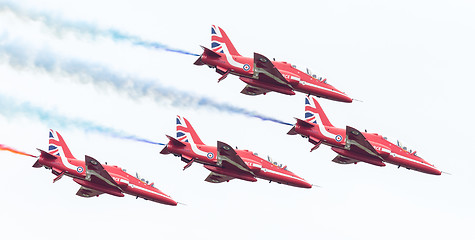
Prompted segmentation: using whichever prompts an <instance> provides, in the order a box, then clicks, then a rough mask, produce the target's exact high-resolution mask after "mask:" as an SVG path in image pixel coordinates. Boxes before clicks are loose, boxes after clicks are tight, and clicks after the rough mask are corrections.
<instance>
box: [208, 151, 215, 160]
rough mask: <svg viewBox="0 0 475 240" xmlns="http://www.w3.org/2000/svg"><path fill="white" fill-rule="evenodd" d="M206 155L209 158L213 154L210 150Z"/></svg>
mask: <svg viewBox="0 0 475 240" xmlns="http://www.w3.org/2000/svg"><path fill="white" fill-rule="evenodd" d="M206 157H208V158H209V159H213V158H214V154H213V153H212V152H209V153H208V154H206Z"/></svg>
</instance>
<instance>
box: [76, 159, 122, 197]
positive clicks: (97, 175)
mask: <svg viewBox="0 0 475 240" xmlns="http://www.w3.org/2000/svg"><path fill="white" fill-rule="evenodd" d="M85 158H86V180H88V181H91V182H92V183H96V184H100V185H104V186H108V187H113V188H117V189H118V190H120V191H121V192H122V189H121V188H120V187H119V185H117V183H116V182H115V181H114V179H112V177H111V175H109V173H108V172H107V171H106V170H105V169H104V167H103V166H102V165H101V164H100V163H99V161H97V160H96V159H94V158H92V157H90V156H87V155H86V156H85Z"/></svg>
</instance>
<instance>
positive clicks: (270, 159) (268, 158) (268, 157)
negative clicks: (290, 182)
mask: <svg viewBox="0 0 475 240" xmlns="http://www.w3.org/2000/svg"><path fill="white" fill-rule="evenodd" d="M267 161H268V162H270V163H272V164H274V166H276V167H280V168H282V169H284V170H286V171H289V172H290V170H289V169H288V168H287V165H282V164H281V163H280V164H279V163H278V162H274V161H272V158H271V157H270V156H267Z"/></svg>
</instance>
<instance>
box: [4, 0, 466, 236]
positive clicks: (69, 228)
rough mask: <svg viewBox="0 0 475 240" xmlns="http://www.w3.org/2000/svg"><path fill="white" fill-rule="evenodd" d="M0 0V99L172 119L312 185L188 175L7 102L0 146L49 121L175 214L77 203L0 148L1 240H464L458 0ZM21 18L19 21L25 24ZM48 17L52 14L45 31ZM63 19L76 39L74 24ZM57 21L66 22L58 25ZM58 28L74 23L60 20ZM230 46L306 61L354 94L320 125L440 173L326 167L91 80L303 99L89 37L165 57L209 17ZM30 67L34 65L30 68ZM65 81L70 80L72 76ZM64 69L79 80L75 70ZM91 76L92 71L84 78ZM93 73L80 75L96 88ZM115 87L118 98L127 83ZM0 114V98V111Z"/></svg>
mask: <svg viewBox="0 0 475 240" xmlns="http://www.w3.org/2000/svg"><path fill="white" fill-rule="evenodd" d="M7 3H10V2H9V1H0V86H1V87H0V99H1V100H2V101H4V103H3V104H5V101H6V100H5V99H9V100H8V101H11V102H12V103H21V102H27V103H30V104H31V105H34V106H38V107H41V108H42V109H44V110H47V111H50V112H54V113H55V114H57V115H58V116H67V117H68V119H69V120H70V119H82V120H85V121H88V122H92V123H95V124H97V125H101V126H107V127H110V128H114V129H118V130H122V131H124V132H127V133H133V134H135V135H137V136H141V137H144V138H148V139H152V140H155V141H158V142H166V138H165V134H169V135H174V134H175V116H176V115H177V114H179V115H182V116H185V117H186V118H188V119H189V121H190V122H191V123H192V124H193V126H194V128H195V130H196V131H197V132H198V134H199V135H200V137H201V139H202V140H203V141H204V142H205V143H207V144H210V145H211V144H215V143H216V141H217V140H220V141H223V142H226V143H228V144H230V145H232V146H238V147H239V148H246V149H249V150H253V151H255V152H258V153H260V155H261V156H266V155H270V156H272V157H273V159H275V160H277V161H279V162H282V163H285V164H287V165H288V166H289V168H290V169H291V170H292V171H293V172H295V173H296V174H298V175H299V176H302V177H304V178H305V179H307V180H308V181H309V182H311V183H313V184H317V185H320V186H322V187H321V188H312V189H298V188H293V187H289V186H284V185H279V184H275V183H271V184H269V183H268V182H266V181H258V182H256V183H250V182H244V181H239V180H233V181H231V182H229V183H223V184H210V183H207V182H204V179H205V178H206V176H207V175H208V171H207V170H206V169H204V168H203V167H202V166H200V165H198V164H194V165H193V166H192V167H190V168H189V169H187V170H186V171H182V168H183V166H184V163H183V162H181V161H180V160H179V159H178V158H176V157H173V156H171V155H167V156H164V155H160V154H159V152H160V150H161V148H162V147H160V146H155V145H150V144H145V143H139V142H134V141H129V140H122V139H116V138H111V137H108V136H105V135H102V134H99V133H97V132H85V129H84V128H82V127H81V126H83V125H81V124H76V125H69V126H68V125H66V124H61V122H60V121H57V120H54V119H49V120H44V121H40V119H39V118H38V117H33V116H34V114H33V113H31V114H30V115H29V114H18V113H17V112H18V111H19V110H20V107H18V108H15V109H16V110H17V112H15V109H13V110H10V111H5V108H4V109H3V110H0V113H1V114H0V143H2V144H7V145H9V146H13V147H16V148H18V149H22V150H25V151H28V152H31V153H35V151H36V150H35V148H43V149H45V148H46V146H47V141H48V139H47V132H48V129H49V128H54V129H55V130H57V131H59V132H60V133H61V134H62V135H63V137H64V138H65V140H66V141H67V143H68V145H69V147H70V149H71V151H72V152H73V154H74V155H75V156H76V157H78V158H82V157H83V156H84V155H85V154H87V155H90V156H93V157H94V158H96V159H97V160H99V161H101V162H106V161H107V162H108V163H109V164H114V165H118V166H121V167H124V168H126V169H128V170H129V172H132V173H133V172H134V171H137V172H139V173H140V174H141V175H143V176H144V177H146V178H148V179H150V180H153V181H155V184H156V186H157V187H158V188H159V189H161V190H162V191H164V192H165V193H167V194H169V195H171V196H172V197H173V198H174V199H175V200H177V201H179V202H183V203H186V204H187V206H177V207H170V206H165V205H160V204H156V203H153V202H149V201H144V200H141V199H139V200H136V199H135V198H134V197H131V196H126V197H124V198H122V199H120V198H117V197H113V196H100V197H98V198H94V199H84V198H80V197H77V196H76V195H75V193H76V191H77V189H78V188H79V186H78V185H77V184H76V183H74V182H73V181H71V179H68V178H63V179H62V180H61V181H59V182H57V183H54V184H52V180H53V178H54V176H53V175H52V174H51V173H50V172H49V171H46V170H45V169H35V168H31V165H33V163H34V159H29V158H28V157H24V156H20V155H14V154H11V153H9V152H4V151H1V152H0V161H1V163H2V169H3V170H2V171H1V174H0V181H1V182H2V183H3V187H4V189H3V191H2V192H3V197H2V198H0V212H1V214H0V226H1V228H0V229H1V230H2V231H1V234H2V236H7V237H9V238H13V239H24V238H26V237H30V238H33V237H34V238H35V239H49V238H51V236H67V237H68V238H71V239H83V238H85V237H93V238H99V237H108V238H119V239H125V238H142V239H144V238H145V239H148V238H157V237H158V238H160V237H162V238H167V239H185V238H193V239H209V238H218V237H219V238H223V237H224V238H228V239H258V238H260V239H289V238H294V239H295V238H300V239H316V238H323V239H365V240H366V239H381V238H384V239H401V238H403V239H413V238H423V239H429V238H430V239H447V238H454V239H474V238H475V231H474V230H473V223H474V222H475V208H474V207H473V202H474V201H475V195H474V193H473V189H474V187H475V176H474V172H475V163H474V162H475V161H474V160H475V159H474V157H473V156H472V155H471V154H470V150H471V143H470V139H471V137H472V136H473V134H474V133H475V132H474V130H473V128H472V123H473V122H474V121H475V117H474V114H473V110H472V105H473V103H474V100H473V98H472V91H473V89H474V83H473V82H474V80H475V78H474V73H473V67H474V66H475V60H474V59H475V58H474V57H473V56H475V47H474V44H473V43H474V42H475V26H474V23H475V14H474V13H475V4H474V3H473V2H471V1H450V2H448V1H447V2H442V1H356V2H355V1H308V2H307V1H266V2H256V1H233V2H226V1H221V2H216V1H166V2H161V1H158V2H157V1H145V0H143V1H134V3H133V4H132V3H131V2H130V1H81V2H77V1H21V2H20V3H17V4H16V6H18V7H19V9H22V12H18V11H17V12H12V11H11V10H8V9H6V8H4V7H3V8H2V6H5V4H7ZM42 14H46V15H44V17H43V18H37V17H36V18H35V17H32V16H41V15H42ZM58 20H64V21H58ZM73 23H74V24H78V23H81V24H82V25H81V27H82V28H80V29H79V30H74V29H75V28H74V27H78V25H74V24H73ZM68 24H69V25H68ZM71 24H73V25H74V26H72V25H71ZM212 24H215V25H219V26H221V27H222V28H223V29H224V30H225V31H226V33H227V34H228V36H229V37H230V38H231V40H232V41H233V43H234V45H235V47H236V48H237V50H238V51H239V52H240V53H241V54H243V55H246V56H252V54H253V52H258V53H261V54H264V55H265V56H267V57H269V58H276V59H277V60H285V61H288V62H291V63H294V64H296V65H297V66H301V67H302V68H304V67H308V68H310V69H312V71H313V72H315V73H317V74H319V75H322V76H325V77H327V78H328V80H329V82H330V83H331V84H333V85H334V86H335V87H337V88H339V89H341V90H343V91H345V92H346V93H348V94H349V95H350V96H351V97H354V98H357V99H361V100H363V102H354V103H351V104H345V103H337V102H331V101H328V100H321V101H320V103H321V105H322V107H323V108H324V110H325V111H326V113H327V115H328V117H329V118H330V121H332V123H333V124H334V125H335V126H339V127H342V128H343V127H345V126H346V125H350V126H353V127H356V128H358V129H360V130H364V129H367V130H368V131H369V132H378V133H380V134H383V135H387V136H390V137H391V138H396V139H400V140H402V141H404V142H405V143H406V144H407V145H410V147H411V148H413V149H416V150H417V151H418V153H419V154H420V156H421V157H423V158H424V159H426V160H427V161H428V162H430V163H432V164H435V165H436V166H437V167H438V168H439V169H441V170H443V171H446V172H450V173H452V175H442V176H432V175H426V174H422V173H419V172H414V171H408V170H406V169H402V168H401V169H397V167H396V166H393V165H388V166H386V167H384V168H379V167H375V166H371V165H365V164H357V165H349V166H346V165H339V164H336V163H333V162H331V160H332V159H333V158H334V156H335V155H336V154H335V153H334V152H332V151H331V150H330V149H329V148H328V147H325V146H322V147H320V148H319V149H318V150H316V151H314V152H311V153H310V152H309V150H310V148H311V147H312V145H311V144H310V143H308V142H306V141H305V139H302V138H300V137H296V136H288V135H286V133H287V131H288V130H289V129H290V127H289V126H284V125H279V124H276V123H272V122H265V121H261V120H259V119H257V118H250V117H246V116H244V115H241V114H232V113H229V112H226V111H218V110H216V109H213V108H210V107H206V106H204V107H196V104H194V103H192V104H190V106H186V102H185V103H183V104H181V105H179V106H177V105H174V104H172V101H171V100H170V99H173V97H174V95H173V94H170V95H168V97H167V96H164V97H163V100H162V98H158V97H156V98H154V97H152V96H151V95H150V94H149V95H147V96H145V97H143V96H141V95H142V94H140V92H135V95H134V94H130V91H129V92H126V91H124V90H120V89H118V88H113V87H111V86H110V85H109V84H107V83H100V84H97V83H96V81H94V80H92V79H91V78H90V76H89V75H88V73H90V72H89V69H92V70H91V72H95V73H96V76H97V75H100V79H115V80H117V79H129V80H130V81H145V80H147V81H152V82H154V83H155V84H158V85H161V86H163V87H164V88H166V87H168V88H170V89H179V90H180V91H182V92H185V93H189V96H192V95H193V96H194V97H195V98H191V97H190V99H196V98H200V97H207V98H209V99H212V100H214V101H215V102H217V103H223V104H231V105H234V106H237V107H240V108H243V109H248V110H251V111H255V112H258V113H260V114H263V115H267V116H271V117H275V118H277V119H281V120H283V121H287V122H291V123H293V122H294V120H293V117H302V116H303V102H304V96H303V95H302V94H297V95H296V96H286V95H282V94H276V93H270V94H268V95H266V96H257V97H250V96H245V95H242V94H240V93H239V92H240V91H241V89H242V88H243V87H244V86H245V84H244V83H242V82H241V81H240V80H239V79H238V78H237V77H235V76H229V77H228V78H226V79H225V80H224V81H222V82H221V83H219V84H217V79H218V78H219V75H218V74H217V73H215V72H214V71H213V70H212V69H209V68H207V67H203V66H201V67H198V66H194V65H193V62H194V61H195V59H196V57H194V56H190V55H182V54H177V53H173V52H167V51H163V50H159V49H158V50H154V49H149V48H145V47H140V46H136V45H134V44H131V43H129V42H124V41H114V39H113V38H112V37H110V35H98V34H99V32H97V31H96V32H93V33H91V32H89V33H87V30H88V29H89V30H91V29H90V28H87V27H91V26H95V27H96V28H97V29H96V30H107V29H117V30H120V31H122V32H123V33H127V34H130V35H133V36H138V37H140V38H142V39H145V40H148V41H156V42H158V43H161V44H165V45H168V46H169V47H173V48H177V49H183V50H186V51H190V52H193V53H198V54H200V53H201V48H200V47H199V45H204V46H209V44H210V28H211V25H212ZM34 66H36V67H34ZM72 73H74V74H72ZM78 73H79V74H78ZM101 74H102V75H101ZM96 80H97V79H96ZM129 90H130V88H129ZM0 105H1V104H0Z"/></svg>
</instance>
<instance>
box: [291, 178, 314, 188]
mask: <svg viewBox="0 0 475 240" xmlns="http://www.w3.org/2000/svg"><path fill="white" fill-rule="evenodd" d="M294 186H296V187H300V188H312V184H310V183H308V182H307V181H305V180H304V179H302V180H299V181H296V182H294Z"/></svg>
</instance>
